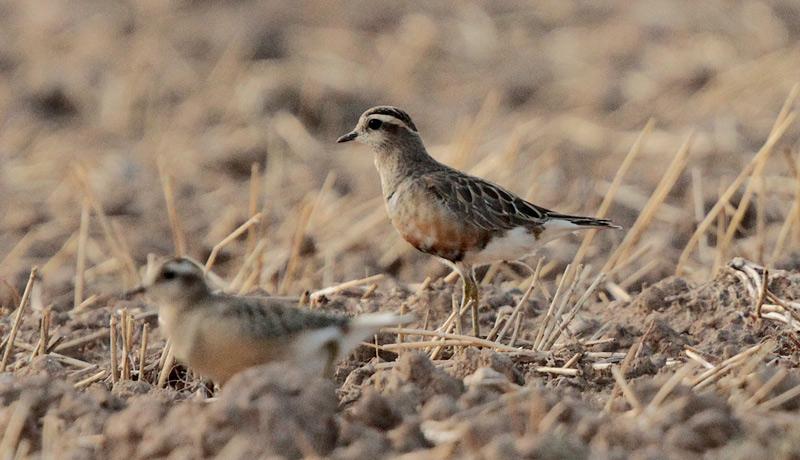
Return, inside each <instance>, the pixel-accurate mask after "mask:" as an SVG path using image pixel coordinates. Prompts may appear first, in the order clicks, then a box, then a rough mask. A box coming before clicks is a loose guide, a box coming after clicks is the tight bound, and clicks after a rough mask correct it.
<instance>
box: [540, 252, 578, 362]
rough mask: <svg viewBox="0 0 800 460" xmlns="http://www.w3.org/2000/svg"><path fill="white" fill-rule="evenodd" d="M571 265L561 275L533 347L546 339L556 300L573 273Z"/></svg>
mask: <svg viewBox="0 0 800 460" xmlns="http://www.w3.org/2000/svg"><path fill="white" fill-rule="evenodd" d="M570 267H571V265H569V264H568V265H567V267H566V268H565V269H564V276H562V277H561V280H559V282H558V287H556V293H555V295H554V296H553V299H552V300H551V301H550V306H549V307H548V308H547V314H546V315H545V317H544V320H543V321H542V324H541V325H540V326H539V332H538V333H537V334H536V339H535V340H534V341H533V348H534V349H536V348H538V346H539V344H540V343H541V342H542V340H544V336H545V331H546V330H547V328H548V326H549V324H550V322H551V321H552V320H553V315H554V314H555V309H556V302H557V301H559V300H560V298H561V291H562V289H563V288H564V284H565V281H566V279H567V278H568V277H569V275H570V274H571V273H572V270H571V269H570Z"/></svg>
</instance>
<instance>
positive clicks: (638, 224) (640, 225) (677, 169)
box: [600, 132, 694, 272]
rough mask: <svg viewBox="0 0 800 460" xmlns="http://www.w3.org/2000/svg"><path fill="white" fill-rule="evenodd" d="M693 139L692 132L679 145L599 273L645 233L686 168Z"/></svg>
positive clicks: (627, 252) (610, 265) (624, 254)
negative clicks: (640, 209)
mask: <svg viewBox="0 0 800 460" xmlns="http://www.w3.org/2000/svg"><path fill="white" fill-rule="evenodd" d="M693 138H694V132H692V133H689V136H687V138H686V140H685V141H684V142H683V145H681V147H680V148H679V149H678V151H677V152H676V153H675V156H674V157H673V158H672V162H670V164H669V166H668V167H667V170H666V171H665V172H664V175H663V176H662V177H661V181H660V182H659V183H658V185H657V186H656V188H655V190H653V194H652V195H650V199H649V200H648V201H647V204H646V205H645V207H644V209H642V211H641V213H640V214H639V217H637V218H636V221H635V222H634V223H633V226H632V227H631V229H630V230H628V232H627V233H626V234H625V237H624V238H623V239H622V243H620V245H619V246H617V249H616V250H614V252H613V253H611V256H609V258H608V260H607V261H606V264H605V265H604V266H603V268H602V269H601V270H600V271H601V272H606V271H608V270H610V269H611V268H612V267H613V266H614V264H615V263H616V262H617V260H619V259H620V258H623V257H625V256H626V255H628V254H629V253H630V250H631V248H632V247H633V246H635V245H636V244H637V243H638V242H639V238H641V236H642V234H643V233H644V232H645V230H647V227H648V226H649V225H650V222H651V221H652V220H653V216H655V214H656V212H657V211H658V209H659V208H660V207H661V204H662V203H664V200H665V199H666V198H667V195H668V194H669V192H670V190H672V187H673V186H674V185H675V181H676V180H678V177H679V176H680V175H681V173H682V172H683V169H684V168H685V167H686V161H687V157H688V155H689V147H690V146H691V144H692V139H693Z"/></svg>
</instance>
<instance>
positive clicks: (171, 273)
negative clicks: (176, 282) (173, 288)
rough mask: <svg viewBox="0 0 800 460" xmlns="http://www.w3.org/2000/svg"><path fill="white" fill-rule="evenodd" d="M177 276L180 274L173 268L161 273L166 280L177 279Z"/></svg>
mask: <svg viewBox="0 0 800 460" xmlns="http://www.w3.org/2000/svg"><path fill="white" fill-rule="evenodd" d="M176 276H178V274H177V273H175V272H174V271H172V270H167V271H165V272H164V273H162V274H161V277H162V278H164V279H165V280H172V279H175V277H176Z"/></svg>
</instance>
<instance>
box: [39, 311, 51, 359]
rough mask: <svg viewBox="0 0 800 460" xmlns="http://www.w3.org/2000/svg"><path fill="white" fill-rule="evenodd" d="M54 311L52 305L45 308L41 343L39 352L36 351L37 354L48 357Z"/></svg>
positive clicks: (41, 327) (40, 335) (40, 331)
mask: <svg viewBox="0 0 800 460" xmlns="http://www.w3.org/2000/svg"><path fill="white" fill-rule="evenodd" d="M52 311H53V306H52V305H50V306H48V307H47V308H45V310H44V313H43V314H42V321H41V324H40V327H39V343H40V346H39V348H38V350H36V351H34V353H35V354H39V355H46V354H47V344H48V343H49V342H50V314H51V313H52Z"/></svg>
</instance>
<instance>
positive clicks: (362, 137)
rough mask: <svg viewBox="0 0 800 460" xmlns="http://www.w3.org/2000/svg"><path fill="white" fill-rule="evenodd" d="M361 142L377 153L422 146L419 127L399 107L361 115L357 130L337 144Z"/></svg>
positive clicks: (368, 111)
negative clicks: (397, 148) (395, 148)
mask: <svg viewBox="0 0 800 460" xmlns="http://www.w3.org/2000/svg"><path fill="white" fill-rule="evenodd" d="M352 140H357V141H360V142H362V143H364V144H366V145H368V146H370V147H372V148H373V150H375V151H378V152H380V151H382V150H385V149H391V147H401V148H403V147H405V148H408V145H409V144H412V145H414V144H420V145H421V140H420V137H419V133H418V132H417V127H416V126H415V125H414V122H413V121H411V117H409V116H408V114H407V113H405V112H404V111H402V110H400V109H398V108H397V107H390V106H379V107H373V108H371V109H369V110H367V111H366V112H364V113H363V114H362V115H361V118H359V120H358V124H357V125H356V127H355V129H353V130H352V131H350V132H349V133H347V134H345V135H344V136H342V137H340V138H339V139H338V140H337V141H336V142H340V143H341V142H348V141H352Z"/></svg>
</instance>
